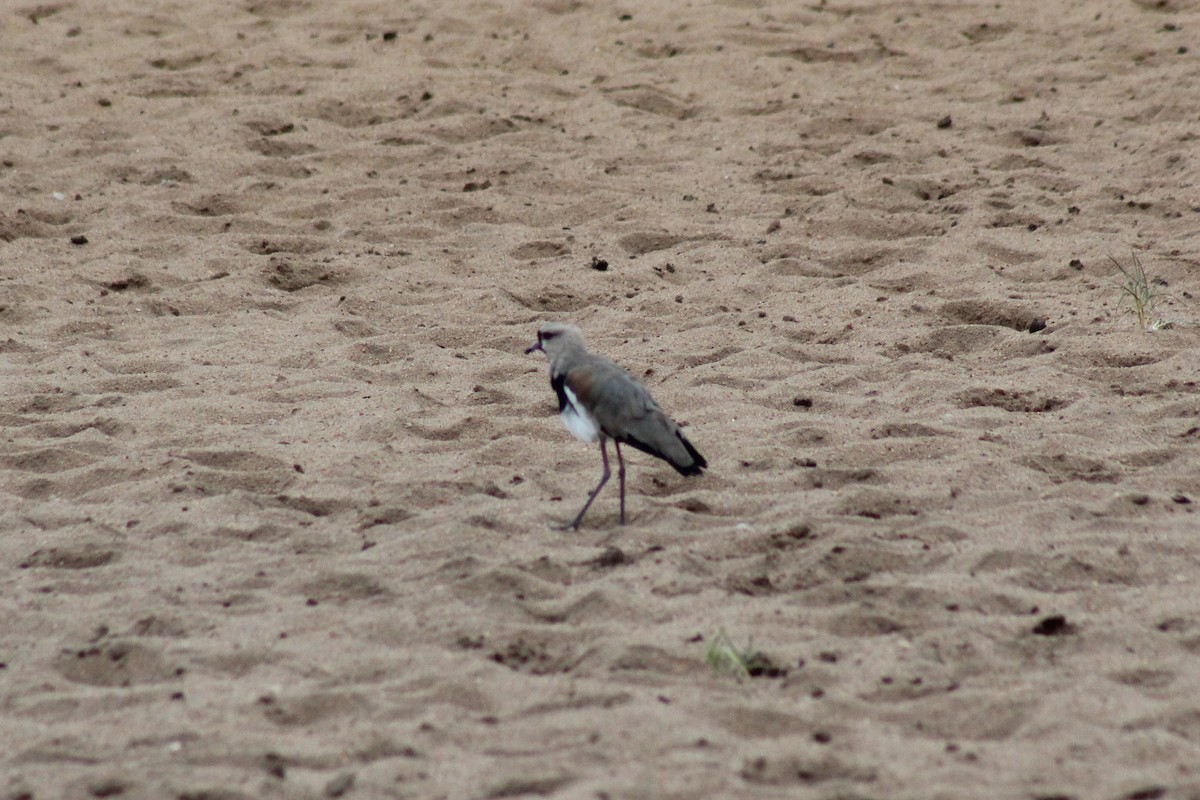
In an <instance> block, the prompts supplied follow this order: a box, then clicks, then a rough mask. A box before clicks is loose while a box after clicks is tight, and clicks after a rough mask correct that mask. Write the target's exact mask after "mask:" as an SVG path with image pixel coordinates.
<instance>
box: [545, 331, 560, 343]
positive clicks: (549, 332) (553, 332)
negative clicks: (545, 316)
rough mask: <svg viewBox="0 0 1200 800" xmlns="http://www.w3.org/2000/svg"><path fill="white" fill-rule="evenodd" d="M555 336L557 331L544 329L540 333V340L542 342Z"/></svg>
mask: <svg viewBox="0 0 1200 800" xmlns="http://www.w3.org/2000/svg"><path fill="white" fill-rule="evenodd" d="M555 336H558V331H546V332H545V333H543V334H542V341H543V342H544V341H546V340H547V339H553V338H554V337H555Z"/></svg>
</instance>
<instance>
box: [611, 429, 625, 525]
mask: <svg viewBox="0 0 1200 800" xmlns="http://www.w3.org/2000/svg"><path fill="white" fill-rule="evenodd" d="M613 445H614V446H615V447H616V448H617V477H618V478H620V479H621V524H622V525H624V524H625V459H624V458H622V457H621V443H620V442H613Z"/></svg>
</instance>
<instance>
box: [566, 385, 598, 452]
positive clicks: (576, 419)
mask: <svg viewBox="0 0 1200 800" xmlns="http://www.w3.org/2000/svg"><path fill="white" fill-rule="evenodd" d="M563 391H564V392H566V394H567V405H566V406H565V407H564V408H563V410H562V421H563V424H564V425H566V426H567V430H569V431H570V432H571V435H572V436H574V437H575V438H576V439H579V440H581V441H584V442H594V441H596V436H597V434H599V433H600V426H599V425H597V424H596V420H595V419H593V418H592V415H591V414H589V413H588V412H587V409H586V408H584V407H583V405H582V404H581V403H580V402H579V398H578V397H576V396H575V393H574V392H572V391H571V390H570V388H568V387H567V386H565V385H564V386H563Z"/></svg>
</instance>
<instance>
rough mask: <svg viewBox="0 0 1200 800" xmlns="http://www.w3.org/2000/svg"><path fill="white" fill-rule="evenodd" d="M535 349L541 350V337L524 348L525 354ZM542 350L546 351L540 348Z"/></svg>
mask: <svg viewBox="0 0 1200 800" xmlns="http://www.w3.org/2000/svg"><path fill="white" fill-rule="evenodd" d="M537 350H542V340H541V339H538V340H537V341H536V342H534V343H533V344H531V345H530V346H529V347H526V348H525V355H529V354H530V353H533V352H535V351H537ZM542 352H543V353H544V352H546V351H545V350H542Z"/></svg>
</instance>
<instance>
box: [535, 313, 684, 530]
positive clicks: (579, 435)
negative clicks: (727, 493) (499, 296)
mask: <svg viewBox="0 0 1200 800" xmlns="http://www.w3.org/2000/svg"><path fill="white" fill-rule="evenodd" d="M535 350H541V351H542V352H543V353H545V354H546V358H547V359H548V360H549V362H550V385H551V386H552V387H554V393H555V394H556V395H558V411H559V414H561V415H562V420H563V423H564V424H565V425H566V426H567V430H569V431H570V432H571V433H572V434H573V435H574V436H575V438H576V439H581V440H583V441H585V442H594V441H596V439H599V440H600V458H601V460H602V461H603V462H604V474H603V475H602V476H601V477H600V483H598V484H596V488H595V489H593V490H592V493H591V494H590V495H588V499H587V502H586V503H584V504H583V508H581V509H579V513H578V514H576V515H575V519H573V520H571V521H570V522H569V523H567V524H566V525H564V526H563V528H564V529H568V528H569V529H573V530H577V529H578V528H579V523H580V522H581V521H583V515H584V514H586V513H587V510H588V507H589V506H591V504H592V501H593V500H595V499H596V495H598V494H600V490H601V489H603V488H604V484H606V483H608V479H609V477H611V475H612V471H611V470H610V469H609V468H608V447H607V443H608V440H609V439H612V441H613V443H614V444H615V445H616V448H617V477H619V478H620V479H621V524H622V525H624V524H625V459H623V458H622V457H621V445H623V444H627V445H631V446H633V447H636V448H637V449H638V450H641V451H642V452H644V453H649V454H650V455H652V456H656V457H658V458H661V459H662V460H663V461H666V462H667V463H668V464H670V465H671V466H672V467H674V468H675V469H676V470H678V471H679V472H680V474H683V475H699V474H700V473H701V472H702V471H703V470H704V468H705V467H707V466H708V462H707V461H705V460H704V456H702V455H700V453H699V452H698V451H697V450H696V448H695V447H692V443H691V442H689V441H688V440H687V438H686V437H684V435H683V431H681V430H679V426H678V425H676V424H675V421H674V420H672V419H671V418H670V417H668V416H667V415H666V414H664V413H663V412H662V409H660V408H659V407H658V404H657V403H655V402H654V398H652V397H651V396H650V390H649V389H647V388H646V387H645V386H644V385H643V384H642V383H641V381H639V380H637V379H636V378H634V377H633V376H632V375H630V374H629V373H628V372H626V371H625V370H624V369H622V368H621V367H620V366H618V365H617V364H616V363H615V362H613V361H610V360H609V359H607V358H605V357H604V356H598V355H596V354H594V353H589V352H588V351H587V347H586V346H585V345H584V342H583V333H582V332H581V331H580V330H579V328H576V327H575V326H574V325H564V324H562V323H557V322H551V323H547V324H545V325H543V326H542V327H541V328H539V329H538V340H537V344H534V345H533V346H532V347H530V348H529V349H527V350H526V351H525V352H526V354H528V353H532V352H533V351H535Z"/></svg>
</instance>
